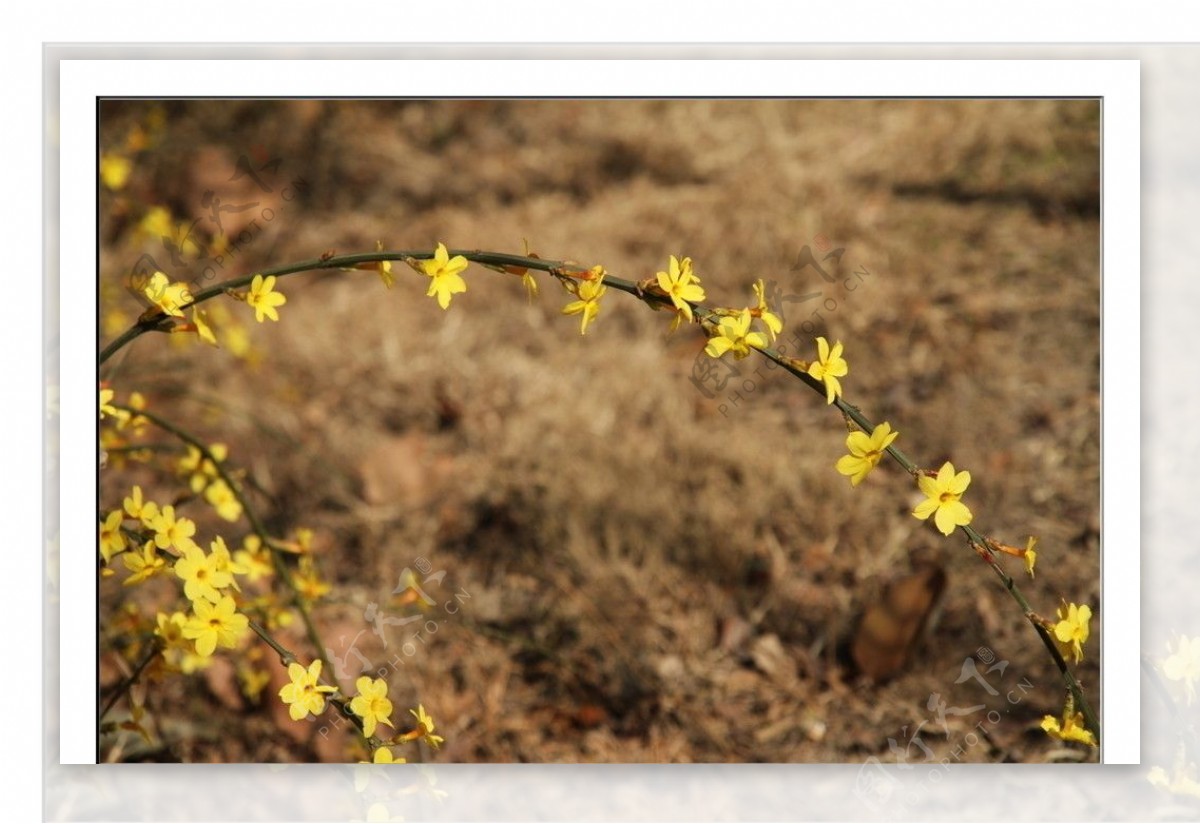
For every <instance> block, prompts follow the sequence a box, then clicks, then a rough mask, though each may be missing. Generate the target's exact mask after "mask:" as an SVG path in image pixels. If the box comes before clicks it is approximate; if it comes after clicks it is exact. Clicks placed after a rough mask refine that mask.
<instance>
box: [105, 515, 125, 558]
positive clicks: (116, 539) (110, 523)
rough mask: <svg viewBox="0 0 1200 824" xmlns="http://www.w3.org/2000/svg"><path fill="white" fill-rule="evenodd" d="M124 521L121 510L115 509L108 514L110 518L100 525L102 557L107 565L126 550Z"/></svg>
mask: <svg viewBox="0 0 1200 824" xmlns="http://www.w3.org/2000/svg"><path fill="white" fill-rule="evenodd" d="M123 520H124V515H123V514H122V512H121V510H119V509H114V510H113V511H112V512H110V513H108V517H107V518H105V519H104V523H102V524H101V525H100V555H101V556H102V557H103V558H104V563H106V564H107V563H108V562H109V561H111V560H112V557H113V556H114V555H116V554H117V553H118V552H123V551H124V550H125V546H126V543H125V535H124V534H123V533H122V532H121V521H123Z"/></svg>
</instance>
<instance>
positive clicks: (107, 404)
mask: <svg viewBox="0 0 1200 824" xmlns="http://www.w3.org/2000/svg"><path fill="white" fill-rule="evenodd" d="M116 394H117V393H116V392H114V391H113V390H111V389H105V388H103V387H102V388H101V389H100V420H104V416H105V415H112V416H113V417H119V416H120V412H119V411H118V410H117V408H116V407H115V406H113V405H112V400H113V397H114V396H115V395H116Z"/></svg>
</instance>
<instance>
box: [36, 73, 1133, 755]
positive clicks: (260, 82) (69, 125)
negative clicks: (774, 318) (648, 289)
mask: <svg viewBox="0 0 1200 824" xmlns="http://www.w3.org/2000/svg"><path fill="white" fill-rule="evenodd" d="M60 72H61V74H60V78H61V80H60V120H59V138H60V144H61V157H60V177H59V180H60V181H61V184H60V193H59V196H60V215H61V228H60V237H61V238H62V239H63V240H62V241H61V243H60V246H59V249H58V254H59V259H60V271H61V272H63V273H74V274H73V275H71V276H70V278H69V281H68V279H67V278H64V279H63V281H62V288H60V298H61V311H60V334H61V338H60V341H61V342H60V348H59V351H60V357H61V361H60V364H61V365H60V384H61V389H60V399H59V406H60V409H61V430H60V432H61V434H60V449H61V463H60V467H61V479H62V481H61V485H60V489H59V494H60V496H61V497H60V511H61V512H67V513H71V512H75V513H78V512H86V511H94V510H95V506H96V503H95V502H96V496H97V490H96V469H95V466H96V465H95V461H96V456H97V452H96V420H95V407H96V383H95V381H96V361H95V356H96V350H95V346H96V343H95V342H96V341H97V340H98V336H97V326H96V322H97V311H96V305H95V300H96V290H95V288H94V283H92V282H90V281H89V280H88V279H89V278H92V277H94V276H95V250H96V248H97V237H96V226H97V221H96V200H95V190H94V182H95V180H96V126H97V123H96V114H97V105H96V104H97V99H98V98H102V97H162V98H178V97H193V96H195V97H212V96H218V97H249V98H259V97H263V98H266V97H293V96H294V97H376V96H378V97H401V98H407V97H569V98H580V97H832V98H841V97H872V98H875V97H902V98H926V97H967V98H976V97H1052V98H1060V97H1086V98H1100V99H1102V100H1103V104H1102V105H1103V109H1102V111H1103V141H1102V153H1103V157H1102V169H1103V188H1102V204H1103V205H1102V213H1101V214H1102V222H1103V252H1102V261H1103V272H1104V273H1105V274H1106V275H1107V273H1111V272H1120V274H1121V285H1122V287H1123V288H1122V291H1121V297H1120V303H1119V308H1120V311H1121V317H1122V319H1123V320H1122V323H1121V324H1115V323H1105V322H1104V321H1102V334H1103V338H1102V342H1103V350H1102V351H1103V356H1102V364H1103V377H1102V383H1101V386H1102V393H1103V403H1102V410H1103V412H1102V448H1103V447H1104V446H1107V445H1110V444H1112V443H1115V442H1116V441H1117V440H1118V439H1119V438H1120V437H1121V435H1120V433H1130V432H1139V431H1140V409H1139V404H1140V394H1139V393H1138V392H1136V391H1134V389H1135V388H1136V387H1138V385H1139V381H1140V367H1139V364H1140V345H1139V333H1140V328H1139V322H1138V318H1139V311H1138V306H1137V301H1138V296H1139V293H1140V288H1139V284H1140V263H1139V227H1140V217H1139V212H1140V194H1139V192H1140V177H1139V175H1140V154H1139V149H1140V133H1139V125H1140V119H1139V111H1140V89H1139V86H1140V73H1139V62H1138V61H1136V60H981V61H974V60H953V61H944V60H898V61H893V60H832V61H805V60H765V61H764V60H746V61H726V60H697V61H691V60H564V61H545V60H505V61H490V60H480V61H476V60H428V61H425V60H421V61H416V60H413V61H381V60H315V61H288V60H279V61H260V60H246V61H243V60H233V61H211V60H196V61H193V60H161V61H160V60H136V61H134V60H129V61H127V60H63V61H62V62H61V63H60ZM80 279H83V280H82V282H80V283H79V284H78V288H76V282H77V281H80ZM1102 282H1103V297H1102V310H1103V311H1104V312H1108V311H1110V310H1113V309H1115V308H1116V307H1117V306H1118V304H1117V303H1116V301H1115V295H1114V293H1113V292H1111V291H1110V287H1111V286H1112V284H1113V279H1112V278H1110V277H1107V276H1105V277H1104V278H1103V281H1102ZM68 286H69V288H67V287H68ZM1139 458H1140V450H1139V449H1134V448H1133V447H1132V445H1130V444H1128V443H1122V444H1121V451H1119V452H1118V451H1116V450H1112V449H1104V450H1103V451H1102V460H1103V469H1104V471H1103V474H1102V479H1103V484H1102V502H1103V515H1102V518H1103V520H1102V523H1103V530H1102V539H1101V540H1102V548H1103V551H1102V567H1101V569H1102V593H1103V615H1105V616H1107V620H1105V622H1104V632H1103V636H1102V643H1103V648H1102V653H1101V654H1102V662H1103V667H1102V675H1101V681H1102V684H1101V690H1102V694H1103V701H1102V702H1101V703H1102V712H1103V725H1102V729H1103V731H1104V736H1103V751H1102V760H1103V762H1104V763H1105V764H1136V763H1138V762H1139V757H1140V750H1139V746H1140V736H1141V732H1140V713H1139V711H1138V708H1139V707H1140V706H1141V702H1140V679H1139V673H1140V669H1139V664H1138V661H1139V637H1140V619H1139V615H1140V593H1139V591H1140V569H1139V562H1140V551H1139V550H1140V536H1139V532H1140V512H1139V503H1138V502H1139V497H1140V493H1139V481H1140V477H1139ZM1118 504H1119V505H1118ZM95 543H96V528H95V525H94V524H91V523H85V522H84V521H83V520H82V519H78V518H74V519H65V520H63V522H62V524H61V536H60V546H61V547H62V553H63V557H62V563H61V575H60V579H59V586H60V601H59V603H60V605H61V614H60V620H61V624H60V627H61V628H62V632H61V634H60V644H61V647H60V659H59V660H60V666H62V665H64V664H67V663H69V665H70V668H69V672H68V669H67V668H66V667H63V668H62V670H61V671H60V678H61V693H60V706H59V707H58V711H57V716H58V719H59V729H60V731H61V735H60V746H61V752H60V760H61V763H63V764H91V763H95V757H96V739H95V730H96V717H95V711H96V707H95V705H94V703H90V702H88V701H80V700H78V695H79V691H78V689H77V688H75V687H74V684H77V683H78V681H72V679H71V678H70V677H68V676H69V673H78V674H79V675H80V677H81V678H82V679H83V680H84V681H86V682H88V683H94V673H95V663H96V658H95V655H96V650H95V634H94V631H89V632H83V631H80V628H81V627H94V626H95V620H96V618H95V616H96V606H97V604H96V586H95V583H96V581H95V560H94V559H95ZM1111 547H1120V548H1121V551H1120V552H1119V553H1117V552H1112V551H1108V548H1111ZM1116 707H1119V708H1120V711H1119V712H1117V711H1111V710H1112V709H1113V708H1116ZM439 769H440V767H439Z"/></svg>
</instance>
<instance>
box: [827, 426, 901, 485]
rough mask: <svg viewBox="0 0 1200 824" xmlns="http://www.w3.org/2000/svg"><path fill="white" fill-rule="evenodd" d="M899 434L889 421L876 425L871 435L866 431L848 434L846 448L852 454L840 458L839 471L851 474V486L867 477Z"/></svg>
mask: <svg viewBox="0 0 1200 824" xmlns="http://www.w3.org/2000/svg"><path fill="white" fill-rule="evenodd" d="M899 434H900V433H899V432H893V431H892V425H891V424H890V423H888V422H887V421H884V422H883V423H881V424H879V425H878V426H876V427H875V428H874V429H873V430H872V431H871V434H870V435H868V434H867V433H866V432H851V433H850V434H849V435H847V436H846V448H847V449H849V450H850V454H849V455H843V456H842V457H840V458H838V462H837V471H838V472H840V473H842V474H843V475H849V476H850V485H851V486H858V485H859V484H860V483H862V481H863V478H866V477H867V473H869V472H870V471H871V470H872V469H874V468H875V467H876V466H877V465H878V464H879V461H880V460H881V459H882V458H883V452H884V450H885V449H887V448H888V446H890V445H891V443H892V441H894V440H896V436H897V435H899Z"/></svg>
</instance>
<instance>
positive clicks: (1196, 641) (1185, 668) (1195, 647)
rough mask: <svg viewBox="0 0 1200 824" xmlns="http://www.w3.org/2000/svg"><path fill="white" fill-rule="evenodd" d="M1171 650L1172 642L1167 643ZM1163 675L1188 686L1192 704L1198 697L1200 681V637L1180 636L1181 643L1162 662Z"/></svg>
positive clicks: (1188, 696)
mask: <svg viewBox="0 0 1200 824" xmlns="http://www.w3.org/2000/svg"><path fill="white" fill-rule="evenodd" d="M1167 650H1168V652H1170V650H1171V647H1170V644H1168V645H1167ZM1162 671H1163V675H1165V676H1166V677H1167V678H1168V679H1170V680H1172V681H1182V682H1183V683H1184V686H1185V687H1187V702H1188V705H1189V706H1190V705H1191V703H1192V701H1193V700H1195V698H1196V682H1197V681H1200V638H1188V637H1187V636H1186V635H1183V636H1180V638H1179V644H1178V646H1177V647H1176V648H1175V651H1174V652H1171V654H1170V655H1169V656H1167V659H1166V660H1165V661H1163V664H1162Z"/></svg>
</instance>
